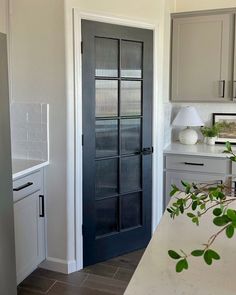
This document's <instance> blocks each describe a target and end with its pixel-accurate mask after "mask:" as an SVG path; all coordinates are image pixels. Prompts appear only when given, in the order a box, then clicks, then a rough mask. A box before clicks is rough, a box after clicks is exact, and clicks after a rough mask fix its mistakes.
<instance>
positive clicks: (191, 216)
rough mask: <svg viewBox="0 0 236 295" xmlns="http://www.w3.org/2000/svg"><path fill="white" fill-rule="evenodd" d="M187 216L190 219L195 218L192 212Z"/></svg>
mask: <svg viewBox="0 0 236 295" xmlns="http://www.w3.org/2000/svg"><path fill="white" fill-rule="evenodd" d="M187 216H188V217H190V218H193V217H195V215H194V214H193V213H190V212H189V213H187Z"/></svg>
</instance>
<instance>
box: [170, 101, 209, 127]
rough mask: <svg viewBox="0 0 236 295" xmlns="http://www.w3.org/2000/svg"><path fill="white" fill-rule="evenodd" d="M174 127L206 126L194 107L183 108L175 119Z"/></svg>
mask: <svg viewBox="0 0 236 295" xmlns="http://www.w3.org/2000/svg"><path fill="white" fill-rule="evenodd" d="M172 125H173V126H186V127H187V126H189V127H191V126H204V123H203V121H202V119H201V118H200V116H199V114H198V112H197V110H196V109H195V108H194V107H190V106H188V107H184V108H181V109H180V111H179V112H178V114H177V116H176V117H175V119H174V121H173V123H172Z"/></svg>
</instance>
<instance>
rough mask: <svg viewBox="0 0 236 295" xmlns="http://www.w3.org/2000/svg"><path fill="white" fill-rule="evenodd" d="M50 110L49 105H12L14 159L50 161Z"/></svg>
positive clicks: (15, 103)
mask: <svg viewBox="0 0 236 295" xmlns="http://www.w3.org/2000/svg"><path fill="white" fill-rule="evenodd" d="M48 110H49V106H48V104H44V103H20V102H12V103H11V138H12V153H13V157H14V158H20V159H31V160H41V161H47V160H48V148H47V147H48V139H49V135H48V122H49V120H48V115H49V111H48Z"/></svg>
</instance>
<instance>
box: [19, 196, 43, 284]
mask: <svg viewBox="0 0 236 295" xmlns="http://www.w3.org/2000/svg"><path fill="white" fill-rule="evenodd" d="M14 220H15V244H16V272H17V283H18V284H19V283H20V282H21V281H22V280H23V279H24V278H25V277H27V276H28V275H29V274H30V273H31V272H32V271H33V270H34V269H35V268H36V267H37V266H38V264H39V263H40V262H41V259H43V258H42V249H40V248H42V247H40V245H41V241H40V239H41V238H42V236H43V233H42V230H43V227H42V221H41V220H40V217H39V192H36V193H34V194H32V195H30V196H27V197H25V198H24V199H21V200H20V201H18V202H16V203H15V204H14Z"/></svg>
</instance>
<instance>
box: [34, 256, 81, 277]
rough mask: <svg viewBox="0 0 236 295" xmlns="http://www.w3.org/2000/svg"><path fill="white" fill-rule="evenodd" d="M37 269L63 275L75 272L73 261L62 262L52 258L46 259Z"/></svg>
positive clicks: (74, 262)
mask: <svg viewBox="0 0 236 295" xmlns="http://www.w3.org/2000/svg"><path fill="white" fill-rule="evenodd" d="M39 267H41V268H45V269H48V270H52V271H56V272H61V273H64V274H70V273H72V272H75V271H77V269H76V261H75V260H63V259H58V258H53V257H47V258H46V260H44V261H43V262H42V263H41V264H40V265H39Z"/></svg>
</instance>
